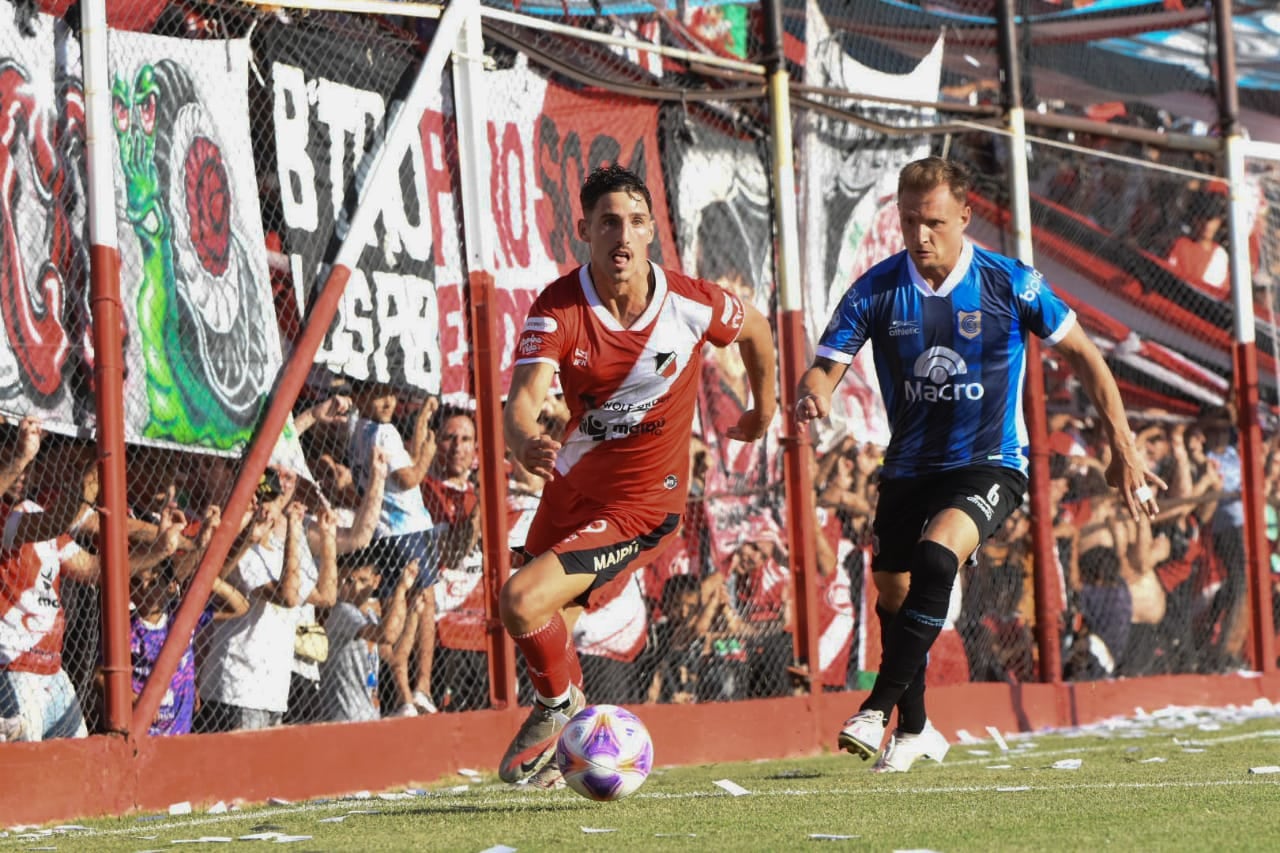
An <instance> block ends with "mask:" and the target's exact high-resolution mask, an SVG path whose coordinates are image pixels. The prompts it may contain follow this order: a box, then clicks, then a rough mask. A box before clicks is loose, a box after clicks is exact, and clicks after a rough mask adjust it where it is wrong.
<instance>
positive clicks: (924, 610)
mask: <svg viewBox="0 0 1280 853" xmlns="http://www.w3.org/2000/svg"><path fill="white" fill-rule="evenodd" d="M959 568H960V561H959V559H957V558H956V555H955V554H953V553H952V552H951V549H949V548H947V547H945V546H943V545H939V544H938V543H937V542H932V541H930V540H927V539H922V540H921V541H920V542H919V543H917V544H916V548H915V553H914V554H913V555H912V565H911V587H910V589H908V591H907V597H906V600H905V601H903V602H902V609H901V610H900V611H898V615H897V616H896V617H894V618H893V620H892V621H890V623H889V625H888V628H887V629H886V630H885V633H884V655H883V657H882V658H881V663H880V673H879V674H878V675H877V676H876V683H875V686H874V687H873V688H872V689H871V695H870V696H868V697H867V700H866V701H865V702H863V703H862V710H864V711H867V710H874V711H880V712H882V713H883V714H884V715H885V719H886V720H887V719H888V718H889V714H890V712H891V711H892V710H893V708H894V706H895V705H897V704H898V701H899V700H900V699H902V697H903V694H905V693H906V692H907V690H908V689H909V688H910V687H911V686H912V683H913V682H914V681H916V678H917V676H919V679H920V695H919V702H920V706H919V707H921V708H922V707H923V702H924V671H923V667H924V663H925V660H926V659H927V658H928V655H929V648H930V647H931V646H932V645H933V641H934V640H936V639H937V638H938V632H939V631H941V630H942V626H943V624H944V623H945V622H946V618H947V607H948V606H949V605H950V603H951V585H952V584H953V583H955V579H956V572H957V571H958V570H959ZM911 701H912V703H914V702H915V700H914V699H912V700H911ZM910 707H914V705H913V706H909V708H910ZM913 713H914V711H913ZM913 722H914V721H913ZM921 728H923V724H922V725H921Z"/></svg>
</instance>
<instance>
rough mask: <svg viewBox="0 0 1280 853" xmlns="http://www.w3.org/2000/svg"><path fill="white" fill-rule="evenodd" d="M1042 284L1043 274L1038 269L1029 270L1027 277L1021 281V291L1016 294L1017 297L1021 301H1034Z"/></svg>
mask: <svg viewBox="0 0 1280 853" xmlns="http://www.w3.org/2000/svg"><path fill="white" fill-rule="evenodd" d="M1043 284H1044V276H1043V275H1041V274H1040V271H1039V270H1031V271H1030V273H1028V274H1027V279H1026V281H1024V282H1023V283H1022V292H1021V293H1019V294H1018V298H1019V299H1021V300H1022V301H1023V302H1035V301H1036V298H1037V297H1039V296H1040V288H1041V286H1042V285H1043Z"/></svg>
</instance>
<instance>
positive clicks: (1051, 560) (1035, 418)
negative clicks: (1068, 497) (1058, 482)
mask: <svg viewBox="0 0 1280 853" xmlns="http://www.w3.org/2000/svg"><path fill="white" fill-rule="evenodd" d="M1040 351H1041V345H1040V341H1039V340H1037V339H1036V338H1031V339H1030V340H1028V341H1027V377H1026V389H1025V391H1024V392H1023V393H1024V395H1025V396H1024V397H1023V401H1024V406H1023V409H1024V414H1025V416H1026V419H1027V434H1028V437H1029V439H1030V442H1031V492H1030V501H1031V548H1032V552H1033V556H1034V564H1035V574H1034V575H1033V577H1032V585H1033V588H1034V590H1035V598H1036V645H1037V646H1038V648H1039V651H1040V680H1041V681H1043V682H1045V683H1046V684H1057V683H1059V682H1061V681H1062V606H1063V601H1062V585H1063V582H1064V579H1063V577H1062V575H1061V573H1060V571H1059V569H1058V555H1057V554H1056V553H1055V551H1056V548H1057V543H1056V542H1054V538H1053V505H1052V504H1051V502H1050V501H1049V435H1048V433H1049V428H1048V417H1047V416H1046V415H1045V394H1044V363H1043V362H1042V361H1041V354H1040Z"/></svg>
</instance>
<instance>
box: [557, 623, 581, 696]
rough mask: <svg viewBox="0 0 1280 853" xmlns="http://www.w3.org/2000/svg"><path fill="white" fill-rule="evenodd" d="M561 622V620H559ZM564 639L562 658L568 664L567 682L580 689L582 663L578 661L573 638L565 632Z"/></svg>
mask: <svg viewBox="0 0 1280 853" xmlns="http://www.w3.org/2000/svg"><path fill="white" fill-rule="evenodd" d="M561 621H563V618H562V619H561ZM564 633H565V637H564V658H565V661H566V662H567V663H568V664H569V681H571V682H573V686H574V687H576V688H578V689H579V690H581V689H582V661H580V660H578V647H577V646H575V645H574V644H573V637H572V636H571V635H570V634H569V632H568V631H567V630H566V631H565V632H564Z"/></svg>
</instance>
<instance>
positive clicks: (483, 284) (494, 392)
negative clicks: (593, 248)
mask: <svg viewBox="0 0 1280 853" xmlns="http://www.w3.org/2000/svg"><path fill="white" fill-rule="evenodd" d="M470 284H471V290H470V293H471V314H470V319H471V348H472V355H471V366H472V370H473V377H474V383H475V385H474V389H475V397H476V432H477V435H478V438H479V445H480V446H479V455H480V499H481V501H482V502H483V503H482V506H481V515H480V528H481V529H480V537H481V541H482V542H483V543H484V546H483V547H484V586H485V596H484V612H485V643H486V645H487V647H488V652H489V703H490V704H491V705H492V706H493V707H494V708H507V707H510V706H512V705H514V704H516V652H515V646H514V644H512V642H511V640H510V638H509V637H508V636H507V631H506V629H505V628H504V627H503V625H502V619H501V618H500V617H499V615H498V592H499V591H500V590H501V589H502V585H503V583H505V582H506V580H507V576H508V575H509V574H510V573H511V552H510V551H509V550H508V549H507V477H506V467H505V465H504V460H505V450H506V446H507V445H506V440H505V439H504V438H503V435H502V402H501V398H500V394H499V389H500V388H501V383H502V376H501V373H500V371H499V369H498V365H499V360H500V358H501V353H500V352H499V350H498V344H497V340H498V335H497V326H498V321H499V319H500V315H499V313H498V311H497V305H496V304H495V302H494V286H493V276H492V275H491V274H489V273H487V272H473V273H471V276H470Z"/></svg>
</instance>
